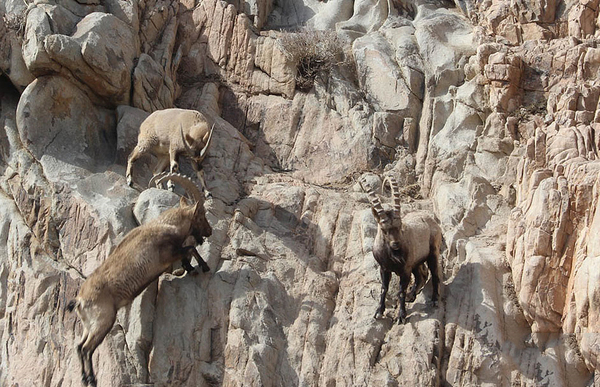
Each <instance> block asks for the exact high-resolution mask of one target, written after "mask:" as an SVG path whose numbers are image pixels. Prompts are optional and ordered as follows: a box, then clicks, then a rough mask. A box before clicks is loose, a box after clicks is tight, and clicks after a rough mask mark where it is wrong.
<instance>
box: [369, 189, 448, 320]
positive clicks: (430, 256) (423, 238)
mask: <svg viewBox="0 0 600 387" xmlns="http://www.w3.org/2000/svg"><path fill="white" fill-rule="evenodd" d="M386 184H389V185H390V188H391V191H392V196H393V207H392V209H391V210H384V208H383V206H382V204H381V199H380V198H379V197H378V196H377V195H376V194H375V193H374V192H373V190H369V192H368V197H369V202H370V203H371V210H372V212H373V216H374V217H375V220H376V221H377V235H376V236H375V241H374V242H373V256H374V257H375V260H376V261H377V263H379V272H380V275H381V295H380V299H379V307H378V308H377V311H376V312H375V316H374V317H375V318H381V317H382V316H383V312H384V311H385V297H386V295H387V291H388V287H389V283H390V279H391V276H392V273H396V274H397V275H398V276H399V277H400V289H399V291H398V299H399V303H400V305H399V307H398V323H399V324H401V323H404V321H405V320H406V301H407V300H408V301H409V302H412V301H414V299H415V298H416V295H417V293H418V291H420V289H421V288H422V287H423V285H424V282H425V280H426V279H427V270H426V268H425V264H427V266H428V267H429V270H430V271H431V282H432V285H433V294H432V296H431V302H432V304H434V305H435V304H436V303H437V300H438V297H439V292H440V284H441V267H440V264H441V262H440V247H441V244H442V230H441V228H440V226H439V224H438V223H437V221H436V219H435V217H434V216H433V215H431V214H427V213H422V212H419V213H410V214H407V215H405V216H404V219H403V218H402V217H401V214H400V191H399V188H398V184H397V183H396V181H395V180H394V179H393V178H391V177H387V178H386V179H385V180H384V181H383V186H382V189H383V187H385V185H386ZM411 273H412V274H413V275H414V276H415V282H414V284H413V286H412V287H411V289H410V290H409V292H408V295H407V294H406V291H407V288H408V285H409V283H410V278H411Z"/></svg>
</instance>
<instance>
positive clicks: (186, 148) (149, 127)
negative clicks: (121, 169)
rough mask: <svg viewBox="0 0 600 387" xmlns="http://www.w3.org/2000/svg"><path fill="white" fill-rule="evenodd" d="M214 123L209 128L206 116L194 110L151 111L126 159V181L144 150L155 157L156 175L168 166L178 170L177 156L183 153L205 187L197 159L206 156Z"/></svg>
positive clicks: (130, 178) (129, 179)
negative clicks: (188, 158) (156, 159)
mask: <svg viewBox="0 0 600 387" xmlns="http://www.w3.org/2000/svg"><path fill="white" fill-rule="evenodd" d="M214 127H215V126H214V125H213V126H212V127H211V128H210V130H209V124H208V120H207V118H206V117H205V116H204V114H202V113H200V112H198V111H196V110H186V109H176V108H173V109H164V110H157V111H155V112H154V113H152V114H150V115H149V116H148V117H147V118H146V119H145V120H144V122H142V124H141V125H140V133H139V134H138V142H137V145H136V146H135V148H134V149H133V151H132V152H131V154H130V155H129V157H128V159H127V172H126V175H125V176H126V178H127V184H128V185H129V186H131V185H133V179H132V177H131V168H132V166H133V163H134V162H135V161H136V160H137V159H139V158H140V157H142V156H143V155H145V154H146V153H148V152H150V153H152V154H153V155H154V156H156V157H157V158H158V161H157V163H156V167H155V168H154V174H155V175H156V174H159V173H161V172H163V171H165V170H166V169H167V166H169V167H170V169H169V171H170V172H171V173H173V172H177V171H178V169H179V161H178V160H179V156H180V155H181V154H183V153H185V154H187V156H188V157H190V159H191V164H192V168H194V170H195V171H196V174H197V175H198V179H199V180H200V183H201V184H202V188H204V190H206V183H205V182H204V178H203V176H202V169H201V166H200V163H202V160H204V158H205V157H206V152H207V150H208V147H209V146H210V142H211V140H212V135H213V131H214Z"/></svg>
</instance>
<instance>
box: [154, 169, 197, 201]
mask: <svg viewBox="0 0 600 387" xmlns="http://www.w3.org/2000/svg"><path fill="white" fill-rule="evenodd" d="M169 180H171V181H172V182H174V183H177V184H179V185H180V186H181V187H182V188H183V189H184V190H185V192H187V193H188V194H189V195H191V196H192V198H194V200H195V201H196V202H204V195H203V194H202V191H200V189H199V188H198V186H197V185H196V184H195V183H194V182H193V181H192V180H191V179H190V178H189V177H187V176H183V175H180V174H179V173H171V172H163V173H159V174H158V175H156V176H153V177H152V179H150V183H148V186H149V187H152V186H157V185H159V184H162V183H164V182H165V181H169Z"/></svg>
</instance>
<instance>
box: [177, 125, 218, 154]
mask: <svg viewBox="0 0 600 387" xmlns="http://www.w3.org/2000/svg"><path fill="white" fill-rule="evenodd" d="M214 129H215V124H213V126H212V127H211V128H210V132H209V135H208V140H206V144H202V139H201V138H196V139H195V138H191V139H190V141H192V144H191V146H190V144H188V139H186V136H185V134H184V133H183V125H181V124H180V125H179V131H180V132H181V139H182V141H183V146H184V148H185V150H186V152H187V153H188V155H189V156H190V157H191V158H192V159H193V160H194V161H195V162H196V163H198V164H199V163H201V162H202V160H204V158H205V157H206V151H207V150H208V147H209V146H210V142H211V140H212V134H213V131H214ZM198 137H199V136H198ZM200 145H204V146H200Z"/></svg>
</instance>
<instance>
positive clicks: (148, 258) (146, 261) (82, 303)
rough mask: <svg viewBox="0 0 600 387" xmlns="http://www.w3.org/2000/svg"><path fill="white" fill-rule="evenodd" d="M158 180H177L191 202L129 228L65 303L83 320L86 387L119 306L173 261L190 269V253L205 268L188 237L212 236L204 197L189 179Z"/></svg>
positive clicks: (81, 345) (81, 355)
mask: <svg viewBox="0 0 600 387" xmlns="http://www.w3.org/2000/svg"><path fill="white" fill-rule="evenodd" d="M159 180H162V181H165V180H171V181H174V182H177V183H179V184H181V185H182V186H183V187H184V188H185V189H186V191H188V193H190V194H191V195H192V196H193V198H194V202H193V203H189V202H188V200H186V198H185V197H182V198H181V201H180V205H179V207H177V208H171V209H169V210H167V211H165V212H163V213H162V214H160V215H159V216H158V217H157V218H156V219H153V220H151V221H149V222H148V223H146V224H143V225H141V226H139V227H136V228H134V229H133V230H131V231H130V232H129V233H128V234H127V235H125V237H124V238H123V240H122V241H121V242H120V243H119V244H118V245H117V247H116V248H115V249H114V251H113V252H112V253H110V255H109V256H108V258H106V260H105V261H104V262H103V263H102V264H101V265H100V266H99V267H98V268H97V269H96V270H95V271H94V272H93V273H92V274H91V275H90V276H89V277H88V278H87V279H86V281H85V282H84V283H83V285H82V286H81V289H79V293H78V294H77V297H76V298H75V299H74V300H71V301H70V302H69V304H68V305H67V309H68V310H69V311H72V310H73V309H74V308H76V309H77V314H78V315H79V318H80V319H81V322H82V324H83V334H82V336H81V341H80V342H79V344H78V345H77V354H78V356H79V360H80V362H81V370H82V380H83V383H84V384H85V385H86V386H87V385H91V386H96V376H95V375H94V369H93V366H92V354H93V353H94V351H95V350H96V348H97V347H98V345H100V343H101V342H102V341H103V340H104V338H105V336H106V335H107V334H108V332H109V331H110V330H111V328H112V326H113V324H114V322H115V319H116V316H117V310H118V309H119V308H121V307H123V306H125V305H127V304H129V303H130V302H131V301H133V299H134V298H135V297H136V296H137V295H138V294H140V293H141V292H142V291H143V290H144V289H145V288H146V287H147V286H148V285H149V284H150V283H152V282H153V281H154V280H156V279H157V278H158V277H159V276H160V275H161V274H162V273H163V272H165V271H166V270H167V269H168V268H169V267H171V265H172V264H173V263H174V262H177V261H180V260H181V261H182V265H183V267H184V268H185V269H186V270H188V271H193V270H194V269H193V267H192V266H191V264H190V260H189V256H190V254H191V255H194V256H195V258H196V260H197V261H198V263H199V264H200V266H201V267H202V269H203V271H208V270H209V267H208V265H207V264H206V262H204V260H203V259H202V257H200V255H199V254H198V252H197V251H196V247H195V246H194V245H193V244H192V245H189V242H190V241H188V239H191V238H190V237H194V239H195V240H196V242H197V243H202V241H203V238H205V237H209V236H210V235H211V234H212V228H211V227H210V224H208V222H207V220H206V215H205V210H204V195H203V194H202V193H201V192H200V190H199V189H198V187H196V185H195V184H194V183H193V182H192V181H191V180H189V179H188V178H185V177H183V176H181V175H177V174H165V175H163V176H162V177H161V179H159Z"/></svg>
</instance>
